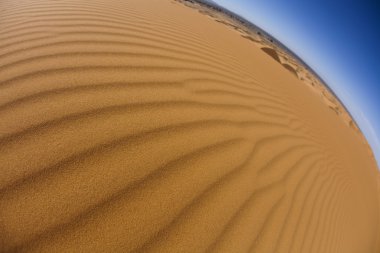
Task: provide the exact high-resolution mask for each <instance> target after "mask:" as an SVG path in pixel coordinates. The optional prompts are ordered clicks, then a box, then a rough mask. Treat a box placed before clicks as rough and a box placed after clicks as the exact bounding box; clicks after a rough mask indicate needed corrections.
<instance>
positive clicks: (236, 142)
mask: <svg viewBox="0 0 380 253" xmlns="http://www.w3.org/2000/svg"><path fill="white" fill-rule="evenodd" d="M185 4H186V5H188V4H189V3H185ZM186 5H184V4H183V2H180V1H174V0H173V1H172V0H130V1H118V0H111V1H100V0H95V1H86V0H81V1H73V0H64V1H47V0H37V1H33V2H29V1H2V2H1V3H0V13H1V15H0V31H1V33H0V171H1V173H0V252H135V253H137V252H152V253H153V252H189V253H190V252H191V253H194V252H263V253H265V252H268V253H269V252H289V253H290V252H292V253H293V252H312V253H313V252H314V253H317V252H324V253H328V252H345V253H350V252H352V253H357V252H368V253H370V252H374V253H375V252H378V250H380V245H379V244H380V240H379V236H380V190H379V189H380V183H379V182H380V181H379V178H380V177H379V173H378V171H377V167H376V163H375V161H374V159H373V157H371V153H370V150H368V146H366V144H365V142H363V137H362V136H361V135H360V134H358V133H357V132H355V131H352V128H351V127H350V126H347V124H345V122H344V121H342V120H341V118H339V117H337V116H336V113H335V112H333V111H331V110H330V109H329V107H327V106H326V99H327V100H328V99H329V98H330V97H329V96H327V95H326V96H324V97H321V96H320V95H319V94H317V93H316V92H313V91H311V90H310V88H309V87H308V86H307V85H305V83H304V82H303V81H302V80H300V78H298V76H297V71H296V68H294V66H293V65H291V63H290V64H289V62H284V61H283V60H284V58H283V57H284V56H283V55H282V56H281V55H280V56H279V55H278V54H277V53H276V51H275V50H274V49H272V48H268V50H269V51H268V50H267V51H268V52H270V53H274V54H275V56H276V57H277V58H276V57H274V56H273V55H274V54H273V55H272V57H274V58H275V59H276V61H274V60H273V59H272V58H271V57H269V56H268V54H267V53H266V52H265V50H264V49H261V48H262V47H261V46H257V45H256V43H260V41H261V40H260V39H259V38H255V39H252V40H250V39H247V38H245V37H242V36H241V34H239V32H241V31H240V30H236V29H232V28H233V27H232V26H228V25H226V24H228V22H227V21H225V20H219V21H220V22H215V18H217V17H218V16H217V15H214V16H209V15H205V14H210V12H205V11H204V10H203V12H200V11H195V10H194V8H193V9H192V8H188V6H186ZM192 7H194V6H192ZM211 15H213V14H212V13H211ZM210 17H211V18H210ZM222 21H223V22H222ZM284 66H285V67H284ZM286 66H288V67H286ZM291 70H293V71H294V72H293V71H291ZM329 101H330V100H329ZM331 101H332V102H331ZM331 101H330V102H331V103H335V102H334V100H331Z"/></svg>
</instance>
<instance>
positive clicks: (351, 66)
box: [214, 0, 380, 167]
mask: <svg viewBox="0 0 380 253" xmlns="http://www.w3.org/2000/svg"><path fill="white" fill-rule="evenodd" d="M214 1H215V2H217V3H218V4H220V5H222V6H224V7H226V8H227V9H229V10H231V11H233V12H235V13H237V14H239V15H241V16H243V17H245V18H246V19H248V20H250V21H251V22H252V23H254V24H255V25H257V26H259V27H261V28H262V29H263V30H265V31H266V32H268V33H270V34H272V35H273V36H274V37H275V38H276V39H278V40H279V41H281V42H282V43H283V44H285V45H286V46H287V47H288V48H289V49H291V50H292V51H293V52H294V53H296V54H297V55H298V56H299V57H300V58H301V59H303V60H304V61H305V62H306V63H307V64H308V65H309V66H310V67H311V68H312V69H313V70H315V71H316V72H317V73H318V74H319V75H320V76H321V78H323V79H324V80H325V81H326V83H327V84H328V85H329V86H330V87H331V88H332V89H333V90H334V92H335V93H336V94H337V96H338V97H339V99H340V100H341V101H342V102H343V103H344V104H345V106H346V107H347V108H348V110H349V111H350V113H351V114H352V115H353V117H354V118H355V121H356V122H357V123H358V125H359V127H360V128H361V129H362V131H363V132H364V134H365V136H366V137H367V140H368V142H369V143H370V145H371V146H372V149H373V151H374V153H375V156H376V159H377V161H378V165H380V140H379V138H380V112H379V110H380V1H379V0H360V1H359V0H355V1H354V0H320V1H310V0H286V1H285V0H214ZM379 167H380V166H379Z"/></svg>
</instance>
